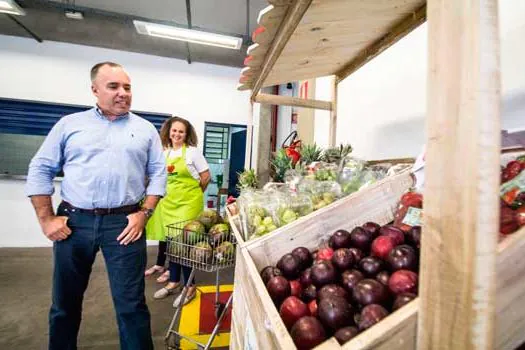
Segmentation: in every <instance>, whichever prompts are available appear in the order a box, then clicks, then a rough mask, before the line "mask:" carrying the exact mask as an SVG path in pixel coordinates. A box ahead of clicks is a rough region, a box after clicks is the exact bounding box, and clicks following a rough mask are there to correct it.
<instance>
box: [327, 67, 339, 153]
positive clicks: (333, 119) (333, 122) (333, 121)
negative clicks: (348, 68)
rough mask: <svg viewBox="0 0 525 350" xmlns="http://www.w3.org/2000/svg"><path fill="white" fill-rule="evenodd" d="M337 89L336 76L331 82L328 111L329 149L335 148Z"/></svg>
mask: <svg viewBox="0 0 525 350" xmlns="http://www.w3.org/2000/svg"><path fill="white" fill-rule="evenodd" d="M337 87H338V79H337V76H336V75H334V76H333V80H332V110H331V111H330V126H329V128H330V129H329V131H328V132H329V133H330V134H329V136H328V144H329V145H330V147H334V146H335V142H336V138H337Z"/></svg>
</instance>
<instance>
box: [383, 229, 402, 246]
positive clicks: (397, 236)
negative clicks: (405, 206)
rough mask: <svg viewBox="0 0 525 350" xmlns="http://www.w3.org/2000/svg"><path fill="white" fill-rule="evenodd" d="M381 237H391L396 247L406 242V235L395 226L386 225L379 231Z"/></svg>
mask: <svg viewBox="0 0 525 350" xmlns="http://www.w3.org/2000/svg"><path fill="white" fill-rule="evenodd" d="M379 234H380V235H381V236H390V237H392V238H393V239H394V242H395V244H396V245H399V244H403V242H405V234H404V233H403V231H402V230H401V229H399V228H397V227H395V226H393V225H385V226H383V227H381V229H380V230H379Z"/></svg>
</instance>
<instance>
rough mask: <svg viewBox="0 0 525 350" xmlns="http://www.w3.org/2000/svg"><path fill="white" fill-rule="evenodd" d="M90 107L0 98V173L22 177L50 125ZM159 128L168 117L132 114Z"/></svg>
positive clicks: (165, 115) (140, 113)
mask: <svg viewBox="0 0 525 350" xmlns="http://www.w3.org/2000/svg"><path fill="white" fill-rule="evenodd" d="M89 108H91V106H73V105H64V104H56V103H47V102H34V101H23V100H14V99H5V98H0V174H8V175H26V174H27V168H28V165H29V162H30V161H31V159H32V158H33V156H34V155H35V153H36V151H37V150H38V149H39V148H40V145H41V144H42V142H43V141H44V139H45V137H46V135H47V134H48V133H49V131H50V130H51V128H52V127H53V125H55V123H56V122H57V121H58V120H59V119H60V118H61V117H63V116H65V115H68V114H71V113H76V112H81V111H85V110H87V109H89ZM135 113H136V114H138V115H140V116H141V117H143V118H145V119H147V120H149V121H150V122H152V123H153V125H155V127H156V128H157V129H160V127H161V125H162V123H163V122H164V120H166V118H168V117H169V115H168V114H153V113H144V112H135Z"/></svg>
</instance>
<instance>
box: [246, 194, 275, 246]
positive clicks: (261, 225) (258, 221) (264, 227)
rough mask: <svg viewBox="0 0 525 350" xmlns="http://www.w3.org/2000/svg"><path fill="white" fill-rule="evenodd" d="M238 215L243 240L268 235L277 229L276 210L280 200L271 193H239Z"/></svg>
mask: <svg viewBox="0 0 525 350" xmlns="http://www.w3.org/2000/svg"><path fill="white" fill-rule="evenodd" d="M240 197H243V198H242V199H241V201H240V203H239V213H240V217H241V225H242V226H243V235H244V238H245V240H250V239H253V238H256V237H260V236H263V235H265V234H268V233H270V232H272V231H274V230H275V229H277V227H278V222H279V221H278V220H277V208H278V207H279V205H280V203H281V201H282V200H281V198H280V196H278V195H275V194H274V193H273V191H261V190H255V191H250V192H248V193H246V194H245V193H241V196H240Z"/></svg>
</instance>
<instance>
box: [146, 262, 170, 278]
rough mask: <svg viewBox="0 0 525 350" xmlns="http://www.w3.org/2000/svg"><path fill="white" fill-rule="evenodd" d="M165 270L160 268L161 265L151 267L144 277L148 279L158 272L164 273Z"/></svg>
mask: <svg viewBox="0 0 525 350" xmlns="http://www.w3.org/2000/svg"><path fill="white" fill-rule="evenodd" d="M164 270H165V268H164V267H162V266H159V265H153V266H152V267H150V268H149V269H147V270H146V271H144V276H146V277H148V276H151V275H153V274H155V273H157V272H164Z"/></svg>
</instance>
